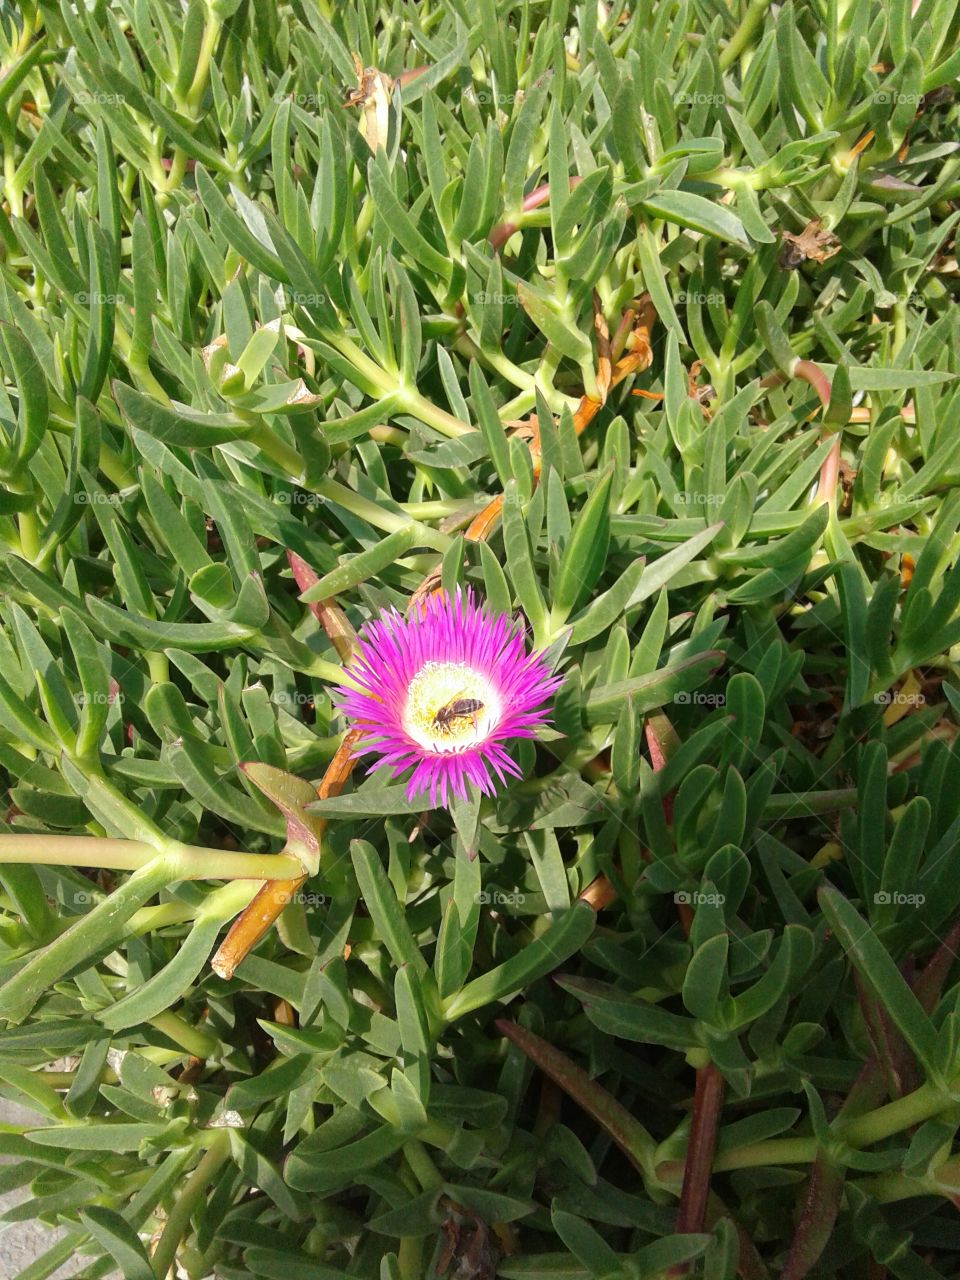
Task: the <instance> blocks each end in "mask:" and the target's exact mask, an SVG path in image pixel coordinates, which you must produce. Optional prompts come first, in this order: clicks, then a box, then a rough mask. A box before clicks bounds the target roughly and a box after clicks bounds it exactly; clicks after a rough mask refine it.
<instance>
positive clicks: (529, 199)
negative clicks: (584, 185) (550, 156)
mask: <svg viewBox="0 0 960 1280" xmlns="http://www.w3.org/2000/svg"><path fill="white" fill-rule="evenodd" d="M582 181H583V179H582V178H580V177H579V176H578V175H574V176H573V177H572V178H571V179H570V190H571V191H572V190H573V189H574V187H576V186H577V185H578V184H579V183H580V182H582ZM549 199H550V183H549V182H545V183H544V184H543V186H542V187H537V188H536V190H535V191H531V192H530V194H529V195H527V196H524V198H523V204H522V205H521V206H520V211H521V213H530V212H531V210H533V209H539V208H540V206H541V205H542V204H546V203H547V201H548V200H549ZM517 227H518V224H517V223H516V222H500V223H498V224H497V225H496V226H495V227H494V228H493V230H492V231H491V232H490V235H489V236H488V237H487V239H488V240H489V241H490V247H491V248H492V249H493V251H494V253H499V252H500V250H501V249H502V248H503V246H504V245H505V244H506V243H507V241H508V240H509V239H510V237H511V236H512V235H513V234H514V232H515V231H516V230H517Z"/></svg>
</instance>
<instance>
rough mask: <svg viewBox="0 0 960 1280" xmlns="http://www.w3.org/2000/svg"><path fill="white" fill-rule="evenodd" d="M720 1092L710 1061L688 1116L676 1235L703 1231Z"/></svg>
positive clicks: (678, 1272)
mask: <svg viewBox="0 0 960 1280" xmlns="http://www.w3.org/2000/svg"><path fill="white" fill-rule="evenodd" d="M723 1091H724V1085H723V1076H722V1075H721V1074H720V1072H719V1071H718V1070H717V1068H716V1067H715V1066H714V1065H713V1063H712V1062H710V1063H708V1064H707V1065H706V1066H705V1067H700V1068H699V1069H698V1071H697V1086H696V1090H695V1092H694V1095H693V1114H692V1115H691V1117H690V1138H689V1141H688V1142H687V1158H686V1161H685V1163H684V1169H683V1188H682V1190H681V1192H680V1204H679V1205H678V1207H677V1220H676V1230H677V1234H678V1235H686V1234H688V1233H690V1232H697V1231H702V1230H703V1223H704V1218H705V1215H706V1212H707V1201H708V1199H709V1197H710V1171H711V1169H712V1167H713V1155H714V1151H715V1150H716V1146H717V1128H718V1126H719V1123H720V1109H721V1107H722V1106H723ZM687 1270H688V1264H687V1263H682V1264H680V1265H679V1266H678V1267H675V1268H673V1269H672V1271H671V1274H672V1275H674V1276H679V1275H684V1274H685V1273H686V1271H687Z"/></svg>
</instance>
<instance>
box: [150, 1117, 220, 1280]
mask: <svg viewBox="0 0 960 1280" xmlns="http://www.w3.org/2000/svg"><path fill="white" fill-rule="evenodd" d="M229 1154H230V1134H229V1132H228V1131H227V1130H226V1129H223V1130H221V1131H220V1132H219V1133H218V1134H217V1135H216V1136H215V1137H214V1139H213V1141H212V1142H211V1143H210V1146H209V1147H208V1148H207V1150H206V1152H205V1153H204V1155H203V1158H202V1159H201V1160H200V1162H199V1164H198V1165H197V1167H196V1168H195V1169H194V1171H193V1173H191V1175H190V1177H189V1178H188V1179H187V1182H186V1185H185V1186H184V1188H183V1191H181V1193H180V1195H179V1197H178V1198H177V1203H176V1204H175V1205H174V1206H173V1209H172V1210H171V1211H170V1216H169V1217H168V1218H167V1225H166V1226H165V1227H164V1229H163V1235H161V1237H160V1240H159V1242H158V1243H157V1247H156V1249H155V1250H154V1254H153V1273H154V1275H155V1276H156V1277H157V1280H166V1278H167V1276H168V1275H169V1273H170V1270H171V1268H172V1267H173V1264H174V1262H175V1260H176V1256H177V1249H178V1248H179V1247H180V1241H181V1240H182V1239H183V1237H184V1235H185V1233H186V1230H187V1228H188V1227H189V1225H190V1218H191V1217H192V1216H193V1211H194V1209H195V1208H196V1207H197V1205H198V1204H199V1202H200V1200H201V1199H202V1197H203V1195H204V1193H205V1192H206V1189H207V1187H208V1186H209V1184H210V1183H211V1182H212V1181H213V1179H214V1177H215V1176H216V1174H217V1172H218V1171H219V1169H220V1168H221V1167H222V1166H223V1165H224V1164H225V1163H226V1161H227V1158H228V1156H229Z"/></svg>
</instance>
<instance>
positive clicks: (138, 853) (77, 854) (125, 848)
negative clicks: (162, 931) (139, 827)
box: [0, 835, 303, 897]
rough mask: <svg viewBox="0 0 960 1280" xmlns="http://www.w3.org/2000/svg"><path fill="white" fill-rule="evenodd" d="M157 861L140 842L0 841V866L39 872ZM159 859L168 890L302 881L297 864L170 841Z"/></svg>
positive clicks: (128, 867)
mask: <svg viewBox="0 0 960 1280" xmlns="http://www.w3.org/2000/svg"><path fill="white" fill-rule="evenodd" d="M156 856H157V851H156V849H155V848H154V847H153V846H152V845H149V844H145V843H144V842H142V841H140V840H111V839H106V838H103V839H101V838H99V837H97V836H34V835H23V836H21V835H9V836H7V835H5V836H0V864H2V863H9V862H28V863H31V864H35V865H41V866H68V867H109V868H110V869H111V870H115V871H140V870H142V869H143V868H145V867H147V866H148V865H150V863H151V862H152V860H154V859H155V858H156ZM163 856H164V858H165V859H166V861H165V863H164V865H165V866H166V868H167V874H166V878H165V881H164V883H167V884H172V883H174V882H175V881H177V880H297V879H299V877H300V876H302V875H303V867H302V866H301V864H300V861H299V859H297V858H289V857H286V856H285V855H284V854H279V853H277V854H274V853H231V852H228V851H227V850H223V849H205V848H203V847H202V846H199V845H189V844H179V843H178V842H176V841H170V842H169V843H168V845H167V847H166V849H165V851H164V854H163ZM128 883H129V882H128ZM118 892H119V891H118ZM147 896H148V897H149V895H147Z"/></svg>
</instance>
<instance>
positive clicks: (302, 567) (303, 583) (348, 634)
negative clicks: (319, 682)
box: [287, 551, 357, 662]
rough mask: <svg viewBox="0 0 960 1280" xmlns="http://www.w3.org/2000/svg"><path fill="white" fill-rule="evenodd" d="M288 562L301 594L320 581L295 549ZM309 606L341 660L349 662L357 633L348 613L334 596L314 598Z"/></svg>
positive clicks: (289, 553) (288, 557) (288, 553)
mask: <svg viewBox="0 0 960 1280" xmlns="http://www.w3.org/2000/svg"><path fill="white" fill-rule="evenodd" d="M287 563H288V564H289V565H290V569H291V572H292V573H293V579H294V582H296V584H297V586H298V587H299V588H300V592H301V594H302V593H303V592H304V591H306V590H307V589H308V588H309V587H312V586H314V584H315V583H317V582H319V581H320V579H319V578H318V577H317V575H316V573H315V572H314V571H313V569H312V568H311V567H310V565H308V564H307V562H306V560H302V559H301V558H300V556H298V555H296V554H295V553H294V552H293V551H288V552H287ZM307 608H308V609H309V610H310V612H311V613H312V614H313V616H314V617H315V618H316V620H317V621H318V622H319V623H320V625H321V627H323V629H324V631H325V632H326V633H327V635H328V636H329V638H330V642H331V644H332V645H333V647H334V648H335V649H336V651H337V653H338V654H339V655H340V659H341V661H342V662H349V661H350V659H351V658H352V657H353V653H354V650H355V648H356V644H357V633H356V632H355V631H354V629H353V627H351V625H350V623H349V621H348V620H347V615H346V614H345V613H344V612H343V610H342V609H341V608H340V606H339V605H338V604H337V602H336V600H334V599H332V598H331V599H329V600H312V601H310V602H309V603H308V605H307Z"/></svg>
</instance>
